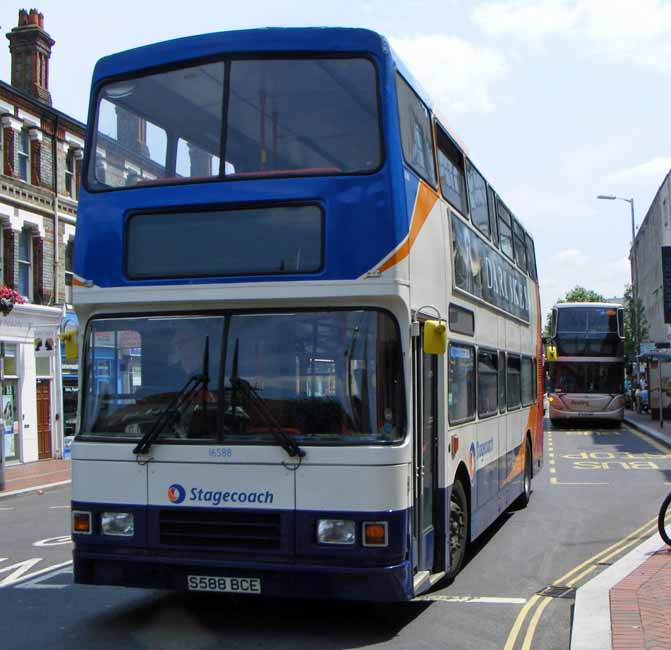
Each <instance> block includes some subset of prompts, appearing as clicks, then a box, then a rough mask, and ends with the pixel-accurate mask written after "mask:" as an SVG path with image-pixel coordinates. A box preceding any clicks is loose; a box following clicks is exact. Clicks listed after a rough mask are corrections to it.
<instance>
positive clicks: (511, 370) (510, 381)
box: [506, 354, 522, 409]
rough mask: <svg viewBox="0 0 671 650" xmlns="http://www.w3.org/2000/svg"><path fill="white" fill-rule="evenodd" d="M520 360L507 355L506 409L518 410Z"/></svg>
mask: <svg viewBox="0 0 671 650" xmlns="http://www.w3.org/2000/svg"><path fill="white" fill-rule="evenodd" d="M520 370H521V369H520V358H519V357H518V356H514V355H512V354H509V355H508V368H507V373H506V376H507V381H506V384H507V390H506V392H507V393H508V408H509V409H514V408H519V406H520V402H521V397H522V395H521V381H520V375H521V372H520Z"/></svg>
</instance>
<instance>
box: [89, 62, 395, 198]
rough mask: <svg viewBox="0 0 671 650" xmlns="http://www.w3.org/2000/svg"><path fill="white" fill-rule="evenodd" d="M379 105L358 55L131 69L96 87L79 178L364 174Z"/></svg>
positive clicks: (373, 161) (372, 158) (111, 183)
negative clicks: (134, 73)
mask: <svg viewBox="0 0 671 650" xmlns="http://www.w3.org/2000/svg"><path fill="white" fill-rule="evenodd" d="M378 113H379V112H378V95H377V86H376V72H375V67H374V66H373V64H372V63H371V62H370V61H368V60H367V59H363V58H351V59H346V58H338V59H328V58H319V59H255V60H251V61H248V60H232V61H230V62H224V61H220V62H214V63H208V64H202V65H196V66H189V67H184V68H180V69H178V70H171V71H167V72H161V73H157V74H148V75H144V76H138V77H135V78H132V79H126V80H123V81H117V82H114V83H109V84H106V85H104V86H103V87H102V88H101V90H100V91H99V93H98V104H97V109H96V120H95V124H96V127H95V129H96V130H95V133H94V136H93V138H94V140H95V145H94V147H93V149H91V151H94V152H96V153H95V155H94V156H92V157H91V160H90V164H89V173H88V182H89V184H90V186H91V187H92V188H93V189H110V188H119V187H130V186H136V185H149V184H152V185H153V184H159V183H163V182H165V183H174V182H179V181H189V180H195V179H198V180H205V179H213V178H220V177H223V176H227V177H244V176H247V175H248V176H252V177H259V176H284V175H303V174H352V173H366V172H372V171H374V170H375V169H377V168H378V167H379V166H380V164H381V156H382V154H381V150H382V147H381V140H380V128H379V114H378ZM222 116H223V119H222ZM224 120H225V122H224ZM98 158H104V159H105V162H106V173H105V174H104V176H103V175H101V174H100V173H99V172H98V170H100V169H102V167H103V166H102V165H100V164H98V162H99V161H98V160H97V159H98Z"/></svg>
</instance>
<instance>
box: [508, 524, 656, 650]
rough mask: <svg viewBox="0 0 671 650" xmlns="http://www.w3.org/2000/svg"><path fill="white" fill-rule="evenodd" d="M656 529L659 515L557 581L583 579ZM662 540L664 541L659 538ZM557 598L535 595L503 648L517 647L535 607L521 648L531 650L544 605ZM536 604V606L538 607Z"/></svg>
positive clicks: (572, 583) (571, 583)
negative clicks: (521, 632)
mask: <svg viewBox="0 0 671 650" xmlns="http://www.w3.org/2000/svg"><path fill="white" fill-rule="evenodd" d="M656 530H657V517H655V518H653V519H651V520H650V521H648V522H647V523H645V524H643V525H642V526H641V527H640V528H637V529H636V530H635V531H633V532H631V533H629V535H627V536H626V537H625V538H623V539H621V540H620V541H618V542H615V544H612V545H611V546H609V547H608V548H606V549H604V550H603V551H601V552H599V553H597V554H596V555H593V556H592V557H591V558H589V559H588V560H585V561H584V562H583V563H582V564H579V565H578V566H576V567H574V568H573V569H571V570H570V571H569V572H568V573H565V574H564V575H563V576H562V577H561V578H558V579H557V580H555V581H554V584H557V585H561V586H566V587H574V586H575V585H576V584H577V583H578V582H580V580H582V579H583V578H584V577H585V576H586V575H587V574H589V573H591V572H592V571H594V570H595V569H596V568H597V566H598V564H597V563H599V562H607V561H608V560H610V559H611V558H613V557H615V556H616V555H618V554H620V553H623V552H624V551H627V550H629V548H630V547H632V546H634V545H635V544H638V543H639V542H640V541H642V540H644V539H647V538H648V537H649V536H650V535H651V534H652V533H653V532H655V531H656ZM660 541H661V540H660ZM553 600H555V599H554V598H550V597H548V596H539V595H538V594H534V595H533V596H532V597H531V598H529V600H528V601H527V603H526V604H525V605H524V607H523V608H522V609H521V610H520V613H519V614H518V615H517V618H516V619H515V623H514V624H513V627H512V629H511V630H510V633H509V634H508V639H507V640H506V645H505V646H504V648H503V650H514V648H515V643H516V642H517V637H518V636H519V634H520V631H521V630H522V627H523V626H524V623H525V621H526V619H527V616H528V615H529V613H530V612H531V611H532V610H533V609H534V607H536V609H535V611H534V612H533V615H532V616H531V620H530V621H529V625H528V627H527V631H526V634H525V635H524V641H523V642H522V645H521V649H520V650H530V649H531V642H532V641H533V638H534V634H535V633H536V628H537V626H538V622H539V621H540V618H541V616H542V615H543V612H544V611H545V608H546V607H547V606H548V605H549V604H550V603H551V602H552V601H553ZM536 605H537V606H536Z"/></svg>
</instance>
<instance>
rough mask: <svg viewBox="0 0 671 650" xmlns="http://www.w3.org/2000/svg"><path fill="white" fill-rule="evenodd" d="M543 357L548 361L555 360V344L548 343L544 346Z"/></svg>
mask: <svg viewBox="0 0 671 650" xmlns="http://www.w3.org/2000/svg"><path fill="white" fill-rule="evenodd" d="M545 358H546V359H547V360H548V361H556V360H557V346H555V345H548V346H546V347H545Z"/></svg>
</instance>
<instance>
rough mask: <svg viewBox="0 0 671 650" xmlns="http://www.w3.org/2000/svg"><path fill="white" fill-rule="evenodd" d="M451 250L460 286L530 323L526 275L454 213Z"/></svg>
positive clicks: (459, 287) (457, 285) (455, 275)
mask: <svg viewBox="0 0 671 650" xmlns="http://www.w3.org/2000/svg"><path fill="white" fill-rule="evenodd" d="M452 253H453V258H454V284H455V286H456V288H457V289H461V290H462V291H466V292H468V293H470V294H471V295H473V296H476V297H477V298H480V299H482V300H484V301H485V302H488V303H489V304H490V305H494V306H495V307H498V308H499V309H503V310H504V311H506V312H508V313H509V314H512V315H513V316H517V317H518V318H521V319H522V320H524V321H526V322H529V296H528V290H527V278H526V276H525V275H524V274H522V273H520V272H519V271H518V270H517V269H516V268H515V267H514V266H513V265H512V264H511V263H510V262H508V261H507V260H506V259H505V258H504V257H503V255H502V254H501V253H499V252H498V251H496V250H494V249H493V248H492V247H491V246H490V245H489V244H487V243H485V242H484V241H483V240H482V239H480V237H478V236H477V235H476V234H475V233H474V232H473V231H472V230H471V229H470V228H469V227H468V226H467V225H466V224H464V223H462V222H461V220H460V219H459V218H458V217H457V216H455V215H454V214H453V215H452Z"/></svg>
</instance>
